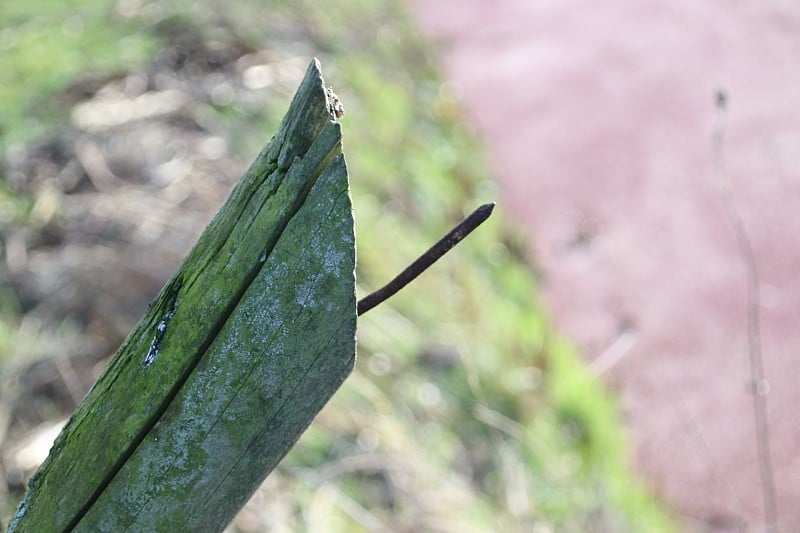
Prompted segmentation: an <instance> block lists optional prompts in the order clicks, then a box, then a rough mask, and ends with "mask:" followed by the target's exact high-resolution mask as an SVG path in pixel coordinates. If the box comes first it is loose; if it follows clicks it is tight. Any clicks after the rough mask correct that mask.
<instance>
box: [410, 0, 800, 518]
mask: <svg viewBox="0 0 800 533" xmlns="http://www.w3.org/2000/svg"><path fill="white" fill-rule="evenodd" d="M411 5H412V6H413V12H414V14H415V16H416V18H417V20H418V21H419V22H420V24H421V25H422V26H423V28H424V29H425V31H426V32H427V33H428V35H429V36H430V37H431V38H432V39H433V40H434V41H435V42H437V43H438V46H439V47H440V56H441V60H442V63H443V65H444V68H445V71H446V73H447V75H448V76H449V77H450V79H451V80H452V82H453V87H454V88H455V90H457V91H460V93H461V95H462V102H463V107H464V109H465V110H466V113H467V115H468V116H469V117H470V118H471V119H472V120H473V121H474V123H475V125H476V128H477V129H478V131H479V133H480V134H481V136H482V137H483V138H484V139H485V142H486V145H487V146H488V150H489V155H490V161H491V163H492V165H493V168H494V170H495V171H496V174H497V178H498V180H499V181H500V183H501V185H502V187H503V191H504V195H503V196H504V197H503V199H502V203H501V205H500V209H503V210H504V211H506V212H507V213H509V214H510V215H512V216H513V217H514V218H516V219H517V220H518V221H519V222H521V223H522V224H523V225H524V226H525V228H527V230H529V236H530V239H529V242H530V247H531V250H532V252H533V255H534V257H535V258H536V261H537V263H538V266H539V267H540V268H541V270H542V273H543V279H542V285H543V290H544V293H545V296H546V299H547V301H548V304H549V307H550V308H551V310H552V311H553V313H554V315H555V317H556V320H557V325H558V327H559V329H560V330H561V331H563V332H564V333H566V334H567V335H568V336H570V337H571V338H572V339H574V340H575V341H576V343H577V344H578V346H579V347H580V349H581V350H582V352H583V353H584V354H585V357H586V360H587V361H588V362H589V363H590V365H591V368H592V369H593V370H595V371H596V372H597V374H598V375H601V376H602V378H603V379H604V380H606V381H607V383H608V384H609V385H610V386H612V387H613V388H614V389H615V390H616V391H617V392H618V394H619V396H620V399H621V403H622V407H623V410H624V416H625V419H626V421H627V424H628V427H629V430H630V436H631V439H632V443H633V447H634V450H635V454H634V459H633V460H634V463H635V465H636V466H637V467H638V469H639V470H640V471H641V472H642V473H643V474H644V475H645V477H646V479H647V480H648V482H649V484H650V485H651V487H652V488H653V489H654V490H655V491H656V492H657V493H658V494H660V495H661V496H662V497H663V498H664V499H665V501H666V502H668V503H669V504H670V505H672V506H673V507H674V508H675V509H676V510H677V511H678V512H679V513H680V514H681V515H683V516H684V517H685V518H686V519H687V527H688V528H690V529H697V530H701V531H715V532H722V531H761V530H762V529H764V528H765V527H766V526H765V518H764V517H765V503H764V497H763V494H764V492H763V490H762V488H763V486H764V485H763V483H762V480H761V477H760V469H759V460H758V453H757V444H756V434H757V431H756V429H755V425H754V415H753V395H752V393H751V391H752V388H753V387H752V377H753V374H752V372H751V368H750V363H749V355H750V353H751V350H750V349H749V348H748V346H753V347H754V348H758V344H759V343H760V347H761V350H762V352H763V367H764V371H765V375H766V380H765V381H763V382H761V383H760V384H759V386H758V389H759V390H760V391H761V392H762V393H764V394H765V396H764V397H765V398H766V401H767V406H768V408H767V412H768V419H769V430H768V432H765V433H766V434H767V435H768V437H769V439H770V451H771V459H772V467H773V472H774V483H775V487H776V493H777V513H778V517H779V524H780V530H781V531H797V530H798V528H800V508H798V506H797V505H796V502H798V501H800V455H799V454H798V444H800V419H798V418H799V416H800V415H798V411H797V409H796V406H797V405H798V402H800V389H798V388H797V387H796V386H795V383H796V381H797V379H798V377H800V360H799V359H798V350H800V328H799V327H798V326H800V318H799V317H800V313H799V312H798V309H800V283H798V282H797V265H798V264H800V242H799V241H798V235H800V216H798V215H797V212H798V208H800V179H799V178H800V175H799V174H798V172H799V171H798V169H800V91H798V90H797V87H798V86H800V61H798V59H800V5H798V4H796V3H791V2H785V1H782V0H769V1H767V2H758V3H754V2H736V3H730V2H723V1H721V0H715V1H711V2H700V3H698V2H692V1H688V0H684V1H677V2H658V1H654V0H649V1H633V0H612V1H611V2H604V3H603V4H602V7H599V6H594V5H589V4H586V3H581V2H577V1H568V2H545V1H536V2H523V1H519V0H496V1H494V2H469V3H464V2H457V1H455V0H439V1H436V2H422V1H421V0H415V1H413V2H411ZM720 90H722V91H724V93H725V95H726V96H727V98H726V103H727V106H726V110H725V111H723V110H721V109H720V106H718V105H717V104H718V102H715V99H716V97H715V95H716V94H717V92H718V91H720ZM717 133H719V134H721V135H722V137H721V138H722V144H721V146H722V151H721V152H715V148H714V141H713V139H714V136H715V134H717ZM715 153H716V154H717V155H715ZM715 160H716V161H717V163H719V164H718V165H716V167H715ZM715 168H716V170H715ZM739 222H741V226H740V227H741V228H742V229H743V230H744V231H743V232H740V233H738V234H737V229H736V228H737V225H738V224H739ZM748 246H751V247H752V251H753V256H754V258H755V262H754V264H755V266H756V272H753V271H752V270H751V269H749V266H751V265H750V264H749V263H748V261H747V260H746V258H743V255H742V253H741V252H742V250H743V249H744V250H745V252H746V251H747V247H748ZM754 273H755V274H757V276H758V284H757V288H758V290H757V291H751V292H748V282H749V281H753V280H754V279H755V278H754V277H753V276H752V275H753V274H754ZM759 301H760V305H759ZM750 311H754V312H755V313H751V314H750V318H751V320H752V319H754V318H755V317H756V315H757V318H759V319H760V324H757V325H758V326H760V327H759V328H756V329H753V330H752V331H753V332H754V333H755V334H754V335H751V336H748V313H749V312H750ZM752 325H754V323H752V322H751V326H752ZM754 342H755V344H753V343H754ZM767 505H769V504H767Z"/></svg>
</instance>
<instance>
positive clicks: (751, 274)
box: [713, 91, 778, 533]
mask: <svg viewBox="0 0 800 533" xmlns="http://www.w3.org/2000/svg"><path fill="white" fill-rule="evenodd" d="M726 104H727V95H726V94H725V92H723V91H719V92H718V93H717V110H718V116H717V125H716V127H715V128H714V140H713V142H714V144H713V150H714V173H715V175H716V176H717V179H718V180H719V182H720V184H721V185H722V187H723V194H724V199H725V207H726V208H727V211H728V219H729V221H730V224H731V228H732V229H733V232H734V234H735V235H736V245H737V247H738V249H739V255H740V256H741V258H742V263H743V264H744V266H745V269H746V274H747V339H748V350H747V353H748V356H749V360H750V379H751V380H752V388H753V391H752V393H753V419H754V421H755V425H756V446H757V448H758V465H759V470H760V475H761V492H762V496H763V499H764V527H765V528H766V530H767V533H777V531H778V508H777V503H776V498H775V480H774V475H773V473H774V469H773V466H772V452H771V449H770V434H769V418H768V413H767V393H768V391H769V388H768V387H769V385H768V382H767V380H766V378H765V374H764V358H763V355H762V353H761V314H760V308H761V288H760V280H759V273H758V263H757V261H756V254H755V251H754V250H753V243H752V242H751V241H750V237H749V236H748V234H747V229H746V228H745V225H744V221H743V220H742V216H741V214H740V212H739V210H738V208H737V206H736V202H735V201H734V198H733V192H732V190H731V189H732V185H731V182H730V176H729V175H728V173H727V172H726V170H725V165H724V163H725V161H724V157H723V156H724V154H723V148H724V138H723V134H724V124H723V122H724V118H725V108H726Z"/></svg>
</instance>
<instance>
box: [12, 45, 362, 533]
mask: <svg viewBox="0 0 800 533" xmlns="http://www.w3.org/2000/svg"><path fill="white" fill-rule="evenodd" d="M337 104H338V100H336V99H335V96H334V95H333V94H332V93H331V92H330V91H329V90H328V89H326V88H325V86H324V82H323V80H322V77H321V75H320V70H319V64H318V62H317V61H316V60H314V61H313V62H312V63H311V65H310V66H309V68H308V71H307V72H306V76H305V78H304V79H303V81H302V83H301V85H300V87H299V89H298V91H297V93H296V95H295V97H294V99H293V101H292V104H291V106H290V108H289V111H288V113H287V114H286V116H285V117H284V119H283V122H282V123H281V125H280V128H279V129H278V132H277V133H276V134H275V136H274V137H273V138H272V139H271V140H270V142H269V143H268V144H267V146H266V147H265V148H264V150H262V152H261V153H260V154H259V155H258V157H257V159H256V161H255V162H254V163H253V165H252V166H251V167H250V169H249V170H248V171H247V173H246V174H245V175H244V177H243V178H242V180H241V181H240V182H239V184H238V185H237V186H236V188H235V189H234V190H233V192H232V193H231V195H230V197H229V198H228V200H227V201H226V203H225V204H224V205H223V206H222V208H221V209H220V211H219V212H218V213H217V215H216V216H215V217H214V219H213V220H212V221H211V223H210V224H209V225H208V227H207V228H206V229H205V231H204V233H203V234H202V236H201V237H200V239H199V240H198V242H197V244H195V246H194V248H193V249H192V250H191V251H190V252H189V254H188V256H187V257H186V259H185V260H184V262H183V264H182V265H181V267H180V268H179V270H178V271H177V273H176V274H175V275H174V276H173V277H172V279H170V280H169V281H168V282H167V284H166V285H165V287H164V288H163V289H162V290H161V293H160V294H159V296H158V297H157V298H156V299H155V300H154V301H153V302H152V303H151V305H150V307H149V309H148V311H147V313H146V314H145V316H144V317H143V318H142V319H141V321H140V322H139V323H138V325H137V326H136V327H135V328H134V330H133V332H132V333H131V334H130V335H129V336H128V338H127V339H126V340H125V342H124V343H123V344H122V346H121V347H120V349H119V351H118V352H117V354H116V355H115V357H114V359H113V360H112V361H111V363H110V364H109V365H108V367H107V368H106V370H105V371H104V372H103V375H102V376H101V377H100V379H99V380H98V381H97V383H96V384H95V385H94V387H92V389H91V391H89V393H88V395H87V396H86V398H85V399H84V400H83V402H82V403H81V404H80V405H79V406H78V408H77V410H76V411H75V414H74V415H73V416H72V418H71V419H70V421H69V423H68V424H67V426H66V427H65V428H64V430H63V431H62V433H61V435H59V437H58V438H57V439H56V441H55V443H54V445H53V448H52V450H51V451H50V455H49V457H48V458H47V460H46V461H45V462H44V464H42V466H41V468H40V469H39V471H38V472H37V473H36V475H35V476H34V477H33V479H32V480H31V482H30V484H29V487H28V491H27V493H26V494H25V497H24V499H23V500H22V502H21V503H20V505H19V507H18V509H17V512H16V515H15V516H14V518H13V520H12V522H11V524H10V525H9V531H10V532H23V531H30V532H37V533H38V532H43V531H47V532H50V531H66V530H70V529H74V530H76V531H217V530H221V529H222V528H224V526H225V525H226V524H227V523H228V522H229V521H230V520H231V519H232V518H233V517H234V516H235V514H236V512H237V511H238V510H239V508H240V507H241V506H243V505H244V504H245V502H246V501H247V499H248V498H249V497H250V495H251V494H252V493H253V492H254V491H255V490H256V488H257V487H258V486H259V484H260V483H261V482H262V481H263V480H264V478H265V477H266V476H267V474H268V473H269V472H270V471H271V470H272V469H273V468H274V467H275V466H276V465H277V463H278V462H279V461H280V460H281V458H282V457H283V456H284V455H285V454H286V453H287V452H288V450H289V449H290V448H291V447H292V445H293V444H294V443H295V442H296V440H297V439H298V438H299V436H300V435H301V433H302V432H303V431H304V430H305V429H306V428H307V427H308V425H309V424H310V423H311V420H312V419H313V418H314V416H315V415H316V414H317V413H318V412H319V410H320V409H321V408H322V406H323V405H324V404H325V403H326V402H327V401H328V399H329V398H330V397H331V395H332V394H333V393H334V392H335V391H336V389H338V387H339V386H340V385H341V383H342V381H343V380H344V379H345V377H346V376H347V375H348V374H349V373H350V372H351V370H352V368H353V364H354V361H355V328H356V300H355V278H354V266H355V240H354V235H353V217H352V207H351V203H350V197H349V189H348V179H347V169H346V166H345V161H344V156H343V154H342V149H341V132H340V127H339V124H338V123H337V122H336V121H335V119H336V116H337V113H338V109H337V107H336V106H337Z"/></svg>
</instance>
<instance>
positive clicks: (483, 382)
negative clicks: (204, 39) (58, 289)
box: [0, 0, 674, 532]
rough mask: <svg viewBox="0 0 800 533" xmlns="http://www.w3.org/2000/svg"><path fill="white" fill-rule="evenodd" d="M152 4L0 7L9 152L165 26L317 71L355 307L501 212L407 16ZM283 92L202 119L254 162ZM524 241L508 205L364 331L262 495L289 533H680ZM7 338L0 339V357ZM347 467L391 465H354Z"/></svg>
mask: <svg viewBox="0 0 800 533" xmlns="http://www.w3.org/2000/svg"><path fill="white" fill-rule="evenodd" d="M10 4H14V7H11V6H10ZM123 4H124V3H123ZM123 4H120V5H123ZM127 4H129V5H140V4H137V3H136V2H128V3H127ZM267 4H268V5H267ZM141 5H144V4H141ZM147 6H150V7H149V8H147V9H144V8H142V9H139V10H138V11H136V12H135V13H134V14H133V15H132V16H131V17H130V18H125V17H123V16H121V15H120V14H119V10H115V9H114V3H112V2H110V1H107V0H93V1H92V2H80V3H78V2H66V3H64V2H60V3H57V2H49V1H45V0H30V1H28V2H24V3H6V4H4V5H3V7H2V8H0V27H3V28H7V29H6V30H3V33H2V35H0V48H2V50H3V53H2V54H0V72H2V74H0V76H2V78H0V122H2V125H3V133H2V134H3V136H4V138H5V140H6V141H7V142H14V143H19V142H24V141H30V140H32V139H36V138H41V137H42V136H44V135H46V133H47V132H48V131H52V130H53V129H54V128H57V127H63V126H64V124H65V118H66V116H67V111H68V106H67V107H64V108H58V107H57V106H56V105H54V104H49V105H44V106H42V105H41V104H42V102H47V101H50V100H51V97H52V96H53V95H56V94H59V90H60V89H61V88H63V87H65V86H67V85H69V83H71V82H72V81H73V80H74V79H75V78H76V77H77V76H81V75H83V74H84V73H85V72H87V71H88V72H93V73H98V74H103V73H106V74H111V73H117V72H126V71H128V70H130V69H135V68H137V67H140V66H141V65H144V64H145V63H146V61H147V60H148V58H149V57H152V56H153V55H154V54H155V53H156V50H157V48H158V42H159V39H160V38H161V39H163V38H164V37H163V36H162V37H156V36H155V33H153V31H152V30H151V28H152V27H153V25H154V24H156V23H158V22H163V21H164V20H172V21H177V22H180V24H184V25H188V26H189V27H192V28H194V29H196V30H197V31H199V32H201V33H203V34H204V35H207V36H213V37H214V38H215V39H225V38H231V39H232V38H235V39H238V40H241V41H243V42H245V43H247V44H248V45H249V46H250V47H252V48H254V49H264V48H268V49H272V50H275V51H276V53H277V54H278V55H279V56H282V57H291V56H297V55H299V56H304V57H310V56H312V55H316V56H318V57H320V59H321V60H322V63H323V73H324V74H325V76H326V80H327V82H328V83H331V84H333V85H334V87H335V89H336V90H337V93H338V94H339V96H340V97H341V99H342V101H343V102H344V105H345V108H346V111H347V114H346V116H345V117H344V119H343V132H344V138H345V140H344V150H345V154H346V155H347V158H348V164H349V167H350V174H351V183H352V194H353V201H354V207H355V218H356V235H357V243H358V281H359V290H360V293H361V295H363V294H366V293H367V292H368V291H370V290H372V289H374V288H377V287H378V286H379V285H381V284H382V283H383V282H385V281H386V280H388V279H389V278H390V277H391V276H393V275H394V274H395V273H397V272H398V271H399V270H400V269H401V268H402V267H403V266H405V265H406V264H408V263H409V262H410V261H411V260H413V259H414V258H415V257H416V256H417V255H418V254H419V253H420V252H421V251H422V250H424V249H425V248H426V247H427V246H428V245H429V244H430V243H432V242H433V241H434V240H435V239H436V238H438V237H439V236H440V235H442V234H443V233H444V232H445V231H446V230H447V229H448V228H449V226H450V225H452V224H453V223H454V222H455V221H456V220H458V219H459V218H460V217H461V216H462V215H463V214H464V213H465V212H467V211H468V210H470V209H472V208H473V207H476V206H477V205H478V204H480V203H482V202H485V201H489V200H501V199H500V198H498V191H497V187H496V185H495V184H494V183H493V182H492V181H491V179H490V175H489V172H488V169H487V166H486V164H485V161H484V160H483V158H482V155H481V149H480V146H479V145H478V144H477V142H476V140H475V138H474V136H473V135H472V134H471V132H470V130H469V127H468V125H467V124H466V122H465V119H464V118H463V116H462V115H461V113H460V111H459V109H458V105H457V102H455V101H454V99H453V97H452V94H451V93H450V92H449V90H448V86H447V85H446V84H443V83H442V80H441V79H440V77H439V75H438V72H437V69H436V65H435V62H434V61H433V59H432V57H431V52H430V50H429V49H428V48H427V47H426V46H425V44H424V43H422V41H421V40H420V37H419V35H418V33H417V30H416V29H415V28H414V27H413V26H412V25H411V24H410V23H409V21H408V18H407V16H406V14H405V12H404V11H403V10H402V9H401V8H400V7H398V5H397V4H396V3H394V2H390V1H386V0H380V1H379V0H328V1H325V2H322V1H316V0H315V1H311V0H307V1H303V2H289V1H276V2H271V3H263V2H248V1H245V0H236V1H231V2H221V1H220V2H213V1H208V2H203V3H198V2H189V1H177V2H171V3H166V2H152V3H148V4H147ZM65 13H69V15H67V16H66V19H67V22H66V23H62V20H64V18H65ZM219 13H225V21H226V23H225V24H224V25H222V24H220V23H219V20H218V15H216V14H219ZM76 17H77V18H76ZM78 19H80V20H78ZM70 20H71V21H72V22H70ZM73 26H74V27H73ZM226 32H227V33H226ZM298 81H299V78H298ZM291 90H293V88H292V89H291ZM291 90H288V91H287V90H284V91H283V92H281V90H278V91H277V92H276V94H275V98H274V104H270V105H268V106H266V107H259V108H254V107H248V106H247V104H244V103H238V102H233V103H231V104H230V105H222V106H216V107H204V108H198V109H197V110H196V113H197V119H198V122H201V123H203V124H207V125H208V127H209V128H213V129H215V130H216V131H218V132H219V133H220V134H222V135H224V136H225V138H226V140H228V141H229V143H230V145H231V146H234V147H235V148H236V149H237V151H238V153H239V154H240V155H241V156H242V157H244V158H247V159H251V158H252V157H253V156H254V155H255V153H256V152H257V150H258V149H259V148H260V147H261V145H262V144H263V143H264V141H265V140H266V138H267V137H268V136H269V135H270V134H271V133H272V132H273V131H274V129H275V126H276V124H277V121H278V120H279V119H280V117H281V114H282V113H283V111H284V110H285V108H286V106H288V101H289V98H290V96H291ZM55 101H56V102H58V99H57V98H56V99H55ZM0 203H3V205H6V204H8V205H15V206H22V207H15V209H17V211H18V212H16V213H17V214H16V215H14V220H16V221H17V223H19V222H20V220H24V216H25V213H26V212H27V209H26V207H25V206H27V205H29V201H28V200H25V199H16V198H14V194H13V189H10V188H4V189H2V191H0ZM521 243H522V241H521V239H520V237H519V236H518V235H517V234H516V233H515V232H514V230H513V228H512V226H511V224H510V223H509V221H508V220H507V219H506V217H505V216H504V214H503V206H502V204H501V205H499V206H498V208H497V210H496V213H495V216H494V217H493V218H492V219H491V220H490V221H489V222H488V223H487V224H486V225H485V227H482V228H480V229H479V230H478V231H477V232H476V233H475V234H474V235H473V236H471V237H470V238H469V239H468V240H467V241H466V242H465V243H464V244H462V245H459V247H458V248H457V249H456V250H454V251H453V252H451V254H450V255H449V256H448V257H447V258H446V259H444V260H443V261H442V262H441V263H440V264H437V265H436V266H435V267H434V268H433V269H431V270H430V271H429V272H427V273H425V274H424V275H423V276H422V277H421V278H420V279H419V280H418V281H417V282H415V283H414V284H413V285H412V286H410V287H409V288H407V289H405V290H404V291H403V292H401V293H400V294H398V295H397V296H396V297H395V298H394V299H393V300H391V301H390V302H389V303H386V304H383V305H382V306H380V307H378V308H376V309H375V310H374V311H372V312H370V313H369V314H368V315H365V316H364V317H363V318H362V319H361V320H360V321H359V329H358V336H359V359H358V362H357V369H356V372H355V373H354V374H353V375H352V376H351V378H350V379H349V380H348V381H347V382H346V383H345V385H344V386H343V387H342V389H341V390H340V391H339V393H338V394H337V395H336V396H335V397H334V400H333V401H332V402H331V404H330V405H329V406H328V407H326V409H325V410H324V411H323V413H322V414H321V415H320V417H319V420H318V423H316V424H315V425H313V426H312V428H311V429H310V430H309V431H308V432H307V433H306V435H305V436H304V437H303V439H301V441H300V443H299V444H298V445H297V447H296V448H295V449H294V450H293V451H292V453H291V454H290V455H289V456H288V457H287V458H286V460H285V461H284V463H283V464H282V466H281V467H280V468H279V469H278V470H277V471H276V472H275V473H274V474H273V477H272V478H271V481H270V482H268V485H269V484H270V483H272V484H273V485H278V486H280V487H282V492H279V494H284V496H286V494H287V492H288V495H289V496H288V497H289V499H290V500H291V502H292V504H293V505H294V506H296V509H298V510H296V511H295V512H292V513H289V515H288V518H286V524H287V525H288V526H289V527H293V528H312V526H313V524H314V522H313V519H314V517H315V516H317V514H315V513H319V516H324V517H325V520H326V522H327V524H328V525H329V526H330V530H332V531H352V530H358V529H363V528H367V529H368V528H369V523H370V522H369V520H376V521H377V522H378V523H383V524H384V525H385V524H391V525H393V526H394V527H398V528H400V529H402V526H405V527H409V528H419V527H423V526H424V527H427V528H428V529H445V530H450V531H489V530H503V531H530V530H531V527H532V525H533V524H534V523H535V524H538V525H539V526H542V527H544V526H547V527H550V528H551V529H550V530H554V531H576V532H577V531H647V532H651V531H671V530H673V529H674V524H673V523H672V522H671V520H670V519H669V518H668V517H667V515H666V514H665V513H664V512H663V511H662V510H661V509H660V508H659V506H658V504H657V502H655V501H654V500H653V499H652V497H651V496H650V495H649V494H648V493H647V492H646V491H644V490H643V489H641V487H640V486H639V485H638V482H637V481H636V479H635V478H634V477H633V476H632V475H631V473H630V472H629V470H628V468H627V466H626V457H627V450H626V448H625V438H624V435H623V432H622V430H621V429H620V422H619V419H618V414H617V409H616V406H615V404H614V402H613V399H612V398H611V397H610V396H609V395H608V394H607V393H606V392H605V391H604V390H603V388H602V386H601V384H599V383H598V382H596V381H595V380H594V379H593V378H592V377H590V376H589V375H588V373H587V372H586V370H585V369H584V367H583V365H582V363H581V362H580V359H579V357H578V355H577V354H576V353H575V351H574V349H573V348H572V347H571V345H570V344H569V343H568V342H566V341H565V340H563V339H561V338H560V337H558V336H557V335H556V334H555V333H554V331H553V328H552V326H551V324H550V323H549V320H548V318H547V315H546V313H545V312H544V310H543V309H542V307H541V306H540V304H539V302H538V300H537V296H536V286H535V283H534V276H533V273H532V268H531V266H530V264H529V263H528V262H527V261H526V259H525V257H524V254H521V253H520V252H519V250H521V249H522V244H521ZM12 307H13V306H12ZM6 322H7V323H13V317H12V319H11V321H10V322H9V321H8V320H7V321H6ZM8 330H9V328H7V327H6V328H0V346H3V345H4V340H3V339H6V338H11V337H9V335H12V336H13V333H11V332H9V331H8ZM354 456H356V457H361V458H362V460H363V457H379V458H381V461H383V463H381V464H382V465H383V466H378V467H365V466H362V467H359V468H356V467H347V464H349V463H348V461H349V460H351V459H352V458H353V457H354ZM337 466H338V467H339V468H338V469H337V468H336V467H337ZM325 490H328V492H325ZM387 491H388V493H390V494H391V495H392V497H391V498H390V499H389V500H388V501H390V502H391V505H388V504H387V497H386V494H387ZM325 494H328V495H329V496H330V495H332V496H330V497H329V498H327V499H326V498H324V497H323V495H325ZM380 495H382V496H380ZM331 502H333V503H331ZM354 509H356V510H358V509H361V510H363V511H364V513H365V514H364V513H362V514H359V512H356V511H354ZM543 530H547V529H543Z"/></svg>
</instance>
